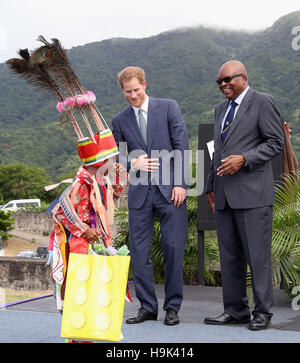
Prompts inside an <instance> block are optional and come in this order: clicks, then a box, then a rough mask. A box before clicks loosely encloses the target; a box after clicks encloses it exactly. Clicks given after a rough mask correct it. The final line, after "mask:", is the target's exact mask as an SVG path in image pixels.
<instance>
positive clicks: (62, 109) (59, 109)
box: [56, 102, 65, 113]
mask: <svg viewBox="0 0 300 363" xmlns="http://www.w3.org/2000/svg"><path fill="white" fill-rule="evenodd" d="M56 108H57V109H58V111H59V112H60V113H64V112H65V111H64V108H63V103H62V102H58V104H57V105H56Z"/></svg>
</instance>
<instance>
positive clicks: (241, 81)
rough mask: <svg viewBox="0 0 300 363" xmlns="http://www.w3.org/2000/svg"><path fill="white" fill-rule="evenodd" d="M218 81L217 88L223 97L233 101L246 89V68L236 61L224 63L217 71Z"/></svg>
mask: <svg viewBox="0 0 300 363" xmlns="http://www.w3.org/2000/svg"><path fill="white" fill-rule="evenodd" d="M228 80H229V82H228ZM219 81H222V82H221V83H220V84H219V88H220V90H221V92H222V93H223V94H224V95H225V97H226V98H228V99H230V100H232V101H233V100H235V99H236V98H237V97H238V96H239V95H240V94H241V93H242V92H243V91H244V90H245V89H246V88H247V87H248V75H247V70H246V67H245V66H244V64H243V63H242V62H240V61H238V60H230V61H229V62H226V63H224V64H223V65H222V67H221V68H220V70H219Z"/></svg>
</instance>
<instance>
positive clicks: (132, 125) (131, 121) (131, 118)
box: [125, 106, 146, 150]
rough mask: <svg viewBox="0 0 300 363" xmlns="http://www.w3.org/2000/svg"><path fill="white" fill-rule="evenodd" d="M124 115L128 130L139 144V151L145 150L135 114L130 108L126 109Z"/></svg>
mask: <svg viewBox="0 0 300 363" xmlns="http://www.w3.org/2000/svg"><path fill="white" fill-rule="evenodd" d="M125 115H126V123H127V126H128V128H129V129H130V131H131V132H132V134H133V135H134V137H135V139H136V141H137V142H138V143H139V144H140V146H141V149H143V150H146V145H145V143H144V140H143V138H142V135H141V131H140V128H139V126H138V123H137V121H136V117H135V113H134V111H133V108H132V107H131V106H130V107H128V108H127V110H126V113H125Z"/></svg>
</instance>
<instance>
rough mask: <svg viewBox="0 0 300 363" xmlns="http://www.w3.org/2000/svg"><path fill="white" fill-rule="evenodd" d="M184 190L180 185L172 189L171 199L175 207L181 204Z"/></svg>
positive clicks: (184, 195)
mask: <svg viewBox="0 0 300 363" xmlns="http://www.w3.org/2000/svg"><path fill="white" fill-rule="evenodd" d="M185 198H186V191H185V189H184V188H182V187H174V188H173V190H172V200H173V202H174V205H175V207H180V206H181V204H182V203H183V202H184V201H185Z"/></svg>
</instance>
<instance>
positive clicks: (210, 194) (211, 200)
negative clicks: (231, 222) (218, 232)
mask: <svg viewBox="0 0 300 363" xmlns="http://www.w3.org/2000/svg"><path fill="white" fill-rule="evenodd" d="M206 196H207V201H208V205H209V208H210V209H211V211H212V212H213V214H215V196H214V192H208V193H207V194H206Z"/></svg>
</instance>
